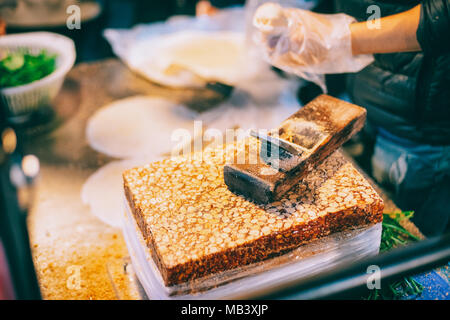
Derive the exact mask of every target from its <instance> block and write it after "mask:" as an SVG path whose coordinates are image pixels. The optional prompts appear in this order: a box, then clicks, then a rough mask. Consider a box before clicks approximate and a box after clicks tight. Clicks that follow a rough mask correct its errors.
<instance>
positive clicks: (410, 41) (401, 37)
mask: <svg viewBox="0 0 450 320" xmlns="http://www.w3.org/2000/svg"><path fill="white" fill-rule="evenodd" d="M420 7H421V5H417V6H415V7H414V8H412V9H410V10H408V11H405V12H401V13H398V14H394V15H391V16H387V17H384V18H381V19H379V21H377V22H378V23H379V28H376V27H375V25H376V22H375V21H373V22H374V23H373V24H369V23H368V22H366V21H363V22H358V23H352V24H351V25H350V32H351V37H352V52H353V54H365V53H392V52H406V51H420V50H421V47H420V44H419V42H418V41H417V36H416V32H417V28H418V26H419V21H420V10H421V8H420ZM370 26H372V27H370Z"/></svg>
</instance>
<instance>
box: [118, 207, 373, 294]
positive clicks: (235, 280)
mask: <svg viewBox="0 0 450 320" xmlns="http://www.w3.org/2000/svg"><path fill="white" fill-rule="evenodd" d="M124 203H125V204H124V207H125V209H124V211H125V214H124V223H123V233H124V238H125V242H126V244H127V248H128V252H129V254H130V257H131V261H132V263H133V268H134V270H135V272H136V275H137V277H138V278H139V281H140V282H141V285H142V286H143V288H144V290H145V292H146V295H147V296H148V297H149V298H150V299H232V298H233V297H236V296H238V295H239V294H241V293H242V292H243V291H245V292H257V291H258V290H263V289H266V288H270V287H272V286H275V285H280V284H284V283H289V282H292V281H294V280H298V279H301V278H304V277H306V276H311V275H314V274H317V273H320V272H323V271H326V270H329V269H332V268H335V267H337V266H339V265H340V264H341V263H348V262H352V261H357V260H360V259H362V258H365V257H368V256H372V255H376V254H378V251H379V246H380V240H381V223H379V224H376V225H372V226H364V227H361V228H358V229H354V230H347V231H343V232H339V233H335V234H332V235H329V236H327V237H324V238H321V239H318V240H315V241H313V242H310V243H308V244H305V245H303V246H301V247H299V248H297V249H294V250H292V251H290V252H288V253H286V254H284V255H281V256H278V257H275V258H271V259H268V260H265V261H262V262H259V263H255V264H251V265H247V266H243V267H240V268H236V269H232V270H229V271H225V272H221V273H217V274H213V275H211V276H208V277H204V278H201V279H196V280H194V281H190V282H188V283H185V284H182V285H177V286H172V287H166V286H165V285H164V282H163V280H162V277H161V274H160V273H159V271H158V269H157V267H156V265H155V264H154V262H153V260H152V258H151V253H150V249H149V248H148V247H147V246H146V243H145V240H144V238H143V237H142V234H141V232H140V230H139V228H138V226H137V224H136V222H135V220H134V217H133V215H132V214H131V212H130V209H129V206H128V203H127V201H126V200H124Z"/></svg>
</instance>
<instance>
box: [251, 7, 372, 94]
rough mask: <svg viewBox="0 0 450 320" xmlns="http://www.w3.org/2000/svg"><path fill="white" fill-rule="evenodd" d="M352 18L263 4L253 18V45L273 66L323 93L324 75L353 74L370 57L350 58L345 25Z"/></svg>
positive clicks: (370, 60)
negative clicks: (310, 82) (254, 31)
mask: <svg viewBox="0 0 450 320" xmlns="http://www.w3.org/2000/svg"><path fill="white" fill-rule="evenodd" d="M355 21H356V20H355V18H353V17H351V16H349V15H346V14H343V13H340V14H318V13H313V12H310V11H307V10H303V9H297V8H283V7H281V6H280V5H279V4H276V3H265V4H264V5H262V6H260V7H259V8H258V9H257V10H256V13H255V15H254V18H253V24H254V26H255V27H256V28H257V29H258V30H259V31H260V32H259V33H257V34H256V36H257V37H255V38H256V39H255V40H256V41H257V42H258V43H259V44H260V45H261V46H262V47H263V51H264V54H265V56H266V59H267V60H268V61H269V62H270V63H271V64H273V65H274V66H276V67H278V68H280V69H282V70H284V71H286V72H290V73H294V74H296V75H298V76H300V77H302V78H304V79H306V80H309V81H313V82H315V83H317V84H318V85H319V86H321V87H322V89H323V90H324V91H326V87H325V82H324V76H323V75H324V74H328V73H344V72H357V71H359V70H361V69H362V68H364V67H365V66H367V65H368V64H370V63H371V62H372V61H373V56H372V55H353V54H352V45H351V33H350V28H349V25H350V24H351V23H353V22H355Z"/></svg>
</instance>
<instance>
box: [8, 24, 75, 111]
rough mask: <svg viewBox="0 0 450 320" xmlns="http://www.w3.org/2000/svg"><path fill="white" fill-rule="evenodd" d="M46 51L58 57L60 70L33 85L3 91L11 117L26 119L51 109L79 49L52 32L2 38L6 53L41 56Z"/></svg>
mask: <svg viewBox="0 0 450 320" xmlns="http://www.w3.org/2000/svg"><path fill="white" fill-rule="evenodd" d="M42 49H45V50H47V52H48V53H50V54H56V55H57V58H56V69H55V71H53V72H52V73H51V74H49V75H48V76H46V77H44V78H42V79H40V80H37V81H33V82H31V83H29V84H25V85H21V86H17V87H10V88H3V89H0V96H1V98H2V100H3V101H4V103H5V106H6V107H7V111H8V117H12V118H17V119H19V120H20V119H22V118H28V116H29V115H30V114H31V113H32V112H33V111H36V110H37V109H38V108H39V107H41V106H44V105H49V104H50V103H51V101H52V100H53V98H54V97H55V96H56V94H57V93H58V91H59V90H60V88H61V85H62V84H63V82H64V78H65V76H66V74H67V72H69V70H70V69H71V68H72V66H73V64H74V62H75V57H76V53H75V46H74V43H73V41H72V40H71V39H69V38H67V37H65V36H62V35H59V34H56V33H50V32H29V33H22V34H14V35H7V36H3V37H0V50H1V51H6V53H7V54H8V53H10V52H16V51H19V50H27V51H28V52H29V53H31V54H38V53H39V52H40V51H41V50H42Z"/></svg>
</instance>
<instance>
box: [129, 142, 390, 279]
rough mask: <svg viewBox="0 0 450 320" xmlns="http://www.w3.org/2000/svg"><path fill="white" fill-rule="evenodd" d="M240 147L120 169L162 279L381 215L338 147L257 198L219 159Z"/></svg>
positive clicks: (277, 249)
mask: <svg viewBox="0 0 450 320" xmlns="http://www.w3.org/2000/svg"><path fill="white" fill-rule="evenodd" d="M250 139H252V138H250ZM244 147H245V146H244V142H243V141H241V142H237V143H234V144H228V145H224V146H221V147H218V148H214V149H212V148H208V149H206V150H205V151H203V153H201V154H200V155H198V154H197V157H196V156H195V154H194V155H187V156H180V157H176V158H169V159H166V160H163V161H159V162H154V163H150V164H148V165H145V166H142V167H138V168H133V169H130V170H127V171H126V172H125V173H124V174H123V178H124V189H125V195H126V198H127V201H128V204H129V206H130V209H131V211H132V214H133V216H134V218H135V220H136V222H137V225H138V227H139V229H140V231H141V232H142V235H143V237H144V239H145V241H146V244H147V246H148V247H149V249H150V251H151V254H152V258H153V260H154V262H155V264H156V265H157V267H158V269H159V271H160V273H161V275H162V278H163V280H164V282H165V285H166V286H172V285H176V284H181V283H184V282H186V281H189V280H193V279H198V278H201V277H204V276H208V275H211V274H214V273H217V272H221V271H226V270H229V269H233V268H235V267H238V266H242V265H247V264H251V263H254V262H259V261H263V260H265V259H268V258H270V257H274V256H276V255H280V254H282V253H285V252H286V251H288V250H291V249H293V248H296V247H298V246H300V245H302V244H305V243H307V242H309V241H311V240H314V239H317V238H320V237H323V236H326V235H329V234H331V233H334V232H338V231H342V230H345V229H349V228H353V227H357V226H363V225H370V224H375V223H378V222H380V221H381V220H382V212H383V201H382V199H381V198H380V196H379V195H378V194H377V193H376V191H375V190H374V189H373V188H372V186H371V185H370V184H369V182H368V181H366V180H365V179H364V177H363V176H362V175H361V174H360V173H359V172H358V171H357V170H356V169H355V168H354V167H353V166H352V164H351V163H349V162H348V161H347V160H345V159H344V158H343V156H342V155H341V154H340V153H339V152H335V153H334V154H332V155H331V156H330V157H328V158H327V159H326V160H325V161H323V162H322V163H321V165H319V166H318V167H317V168H316V169H313V170H312V171H311V172H310V173H309V174H308V175H307V176H306V177H305V178H304V179H303V180H302V181H301V182H300V183H299V184H298V185H296V186H295V187H294V188H293V189H291V190H290V191H289V192H288V193H287V194H286V195H285V196H284V197H283V198H282V199H281V200H279V201H276V202H272V203H269V204H265V205H258V204H255V203H253V202H251V201H250V200H249V199H246V198H244V197H242V196H239V195H236V194H234V193H232V192H231V191H229V190H228V188H227V186H226V185H225V183H224V179H223V167H224V165H225V163H226V162H229V161H231V160H232V159H235V156H236V153H237V152H238V151H239V150H240V149H242V148H244Z"/></svg>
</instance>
